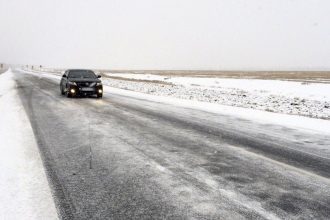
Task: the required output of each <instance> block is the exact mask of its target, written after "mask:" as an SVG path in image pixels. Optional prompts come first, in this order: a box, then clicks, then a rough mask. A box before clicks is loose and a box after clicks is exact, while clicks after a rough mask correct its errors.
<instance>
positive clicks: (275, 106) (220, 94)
mask: <svg viewBox="0 0 330 220" xmlns="http://www.w3.org/2000/svg"><path fill="white" fill-rule="evenodd" d="M106 75H108V76H110V77H111V76H112V77H121V78H126V79H135V80H144V81H140V82H138V81H130V80H125V79H123V80H121V79H105V80H103V81H104V82H105V84H107V85H109V86H112V87H115V88H121V89H126V90H132V91H138V92H143V93H147V94H153V95H160V96H172V97H176V98H182V99H189V100H198V101H202V102H209V103H218V104H222V105H228V106H236V107H243V108H251V109H258V110H263V111H269V112H276V113H284V114H294V115H302V116H308V117H313V118H321V119H330V84H321V83H307V84H306V83H301V82H290V81H280V80H258V79H225V78H198V77H168V76H158V75H151V74H123V73H120V74H118V73H116V74H111V73H107V74H106ZM145 81H162V82H166V83H165V84H157V83H151V82H150V83H148V82H145Z"/></svg>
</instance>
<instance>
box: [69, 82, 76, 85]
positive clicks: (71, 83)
mask: <svg viewBox="0 0 330 220" xmlns="http://www.w3.org/2000/svg"><path fill="white" fill-rule="evenodd" d="M69 84H70V85H74V86H76V85H77V83H76V82H70V81H69Z"/></svg>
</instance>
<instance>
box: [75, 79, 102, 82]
mask: <svg viewBox="0 0 330 220" xmlns="http://www.w3.org/2000/svg"><path fill="white" fill-rule="evenodd" d="M69 81H70V82H101V80H99V79H95V78H83V79H80V78H77V79H76V78H69Z"/></svg>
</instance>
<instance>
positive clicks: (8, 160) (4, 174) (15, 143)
mask: <svg viewBox="0 0 330 220" xmlns="http://www.w3.org/2000/svg"><path fill="white" fill-rule="evenodd" d="M17 89H18V88H17V86H16V84H15V82H14V80H13V79H12V73H11V71H10V70H9V71H7V72H6V73H4V74H1V76H0V115H1V117H0V140H1V143H0V150H1V154H0V195H1V199H0V207H1V209H0V219H58V216H57V212H56V208H55V204H54V201H53V197H52V194H51V191H50V188H49V185H48V181H47V177H46V174H45V170H44V167H43V164H42V161H41V158H40V155H39V151H38V147H37V144H36V142H35V138H34V134H33V131H32V128H31V125H30V122H29V119H28V117H27V116H26V113H25V111H24V108H23V107H22V104H21V102H20V99H19V97H18V94H17Z"/></svg>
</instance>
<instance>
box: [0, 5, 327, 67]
mask: <svg viewBox="0 0 330 220" xmlns="http://www.w3.org/2000/svg"><path fill="white" fill-rule="evenodd" d="M0 30H1V34H0V62H7V63H20V64H42V65H45V66H53V67H82V68H111V69H214V70H216V69H220V70H221V69H235V70H239V69H259V70H265V69H273V70H276V69H281V70H283V69H299V70H301V69H306V70H311V69H321V70H326V69H328V70H329V69H330V1H329V0H29V1H27V0H0Z"/></svg>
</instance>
